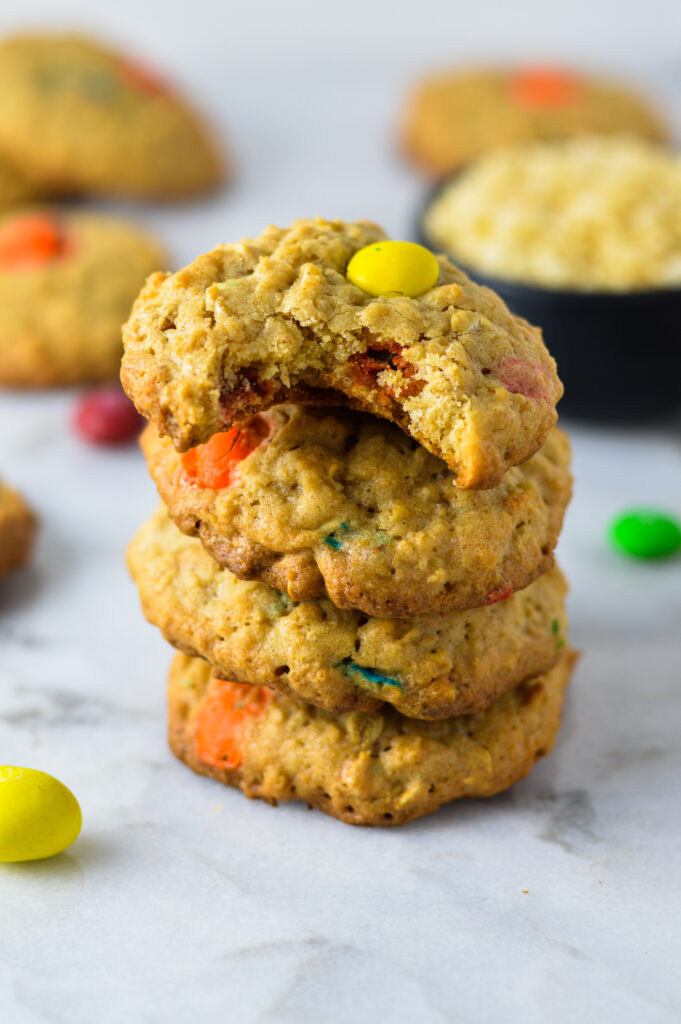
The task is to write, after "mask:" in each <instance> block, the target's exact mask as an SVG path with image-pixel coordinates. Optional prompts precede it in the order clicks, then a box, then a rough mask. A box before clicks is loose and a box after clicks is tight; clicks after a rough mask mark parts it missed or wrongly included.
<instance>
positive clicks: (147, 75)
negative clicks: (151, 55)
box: [119, 60, 168, 96]
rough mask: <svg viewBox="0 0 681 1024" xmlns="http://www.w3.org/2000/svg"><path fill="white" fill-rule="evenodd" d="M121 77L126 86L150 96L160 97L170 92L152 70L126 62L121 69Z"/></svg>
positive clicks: (132, 62)
mask: <svg viewBox="0 0 681 1024" xmlns="http://www.w3.org/2000/svg"><path fill="white" fill-rule="evenodd" d="M119 72H120V76H121V78H122V79H123V81H124V82H125V84H126V85H129V86H130V87H131V88H132V89H135V90H136V91H137V92H143V93H146V94H147V95H148V96H160V95H162V94H164V93H167V92H168V87H167V85H166V83H165V82H164V81H163V80H162V78H161V76H160V75H159V74H157V72H155V71H153V70H152V69H151V68H147V67H144V65H142V64H137V63H135V62H134V61H130V60H126V61H123V63H122V64H121V65H120V67H119Z"/></svg>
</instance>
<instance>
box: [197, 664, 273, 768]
mask: <svg viewBox="0 0 681 1024" xmlns="http://www.w3.org/2000/svg"><path fill="white" fill-rule="evenodd" d="M272 696H273V695H272V691H271V690H268V689H267V687H266V686H248V685H244V684H242V683H228V682H224V681H223V680H222V679H212V680H211V683H210V686H209V688H208V693H207V695H206V698H205V700H204V701H203V703H202V704H201V705H200V707H199V710H198V713H197V715H196V719H195V720H194V746H195V748H196V754H197V756H198V757H199V758H200V759H201V760H202V761H203V762H204V763H205V764H209V765H212V767H214V768H225V769H229V770H233V769H234V768H238V767H239V765H240V764H241V762H242V760H243V752H242V747H241V741H242V735H243V730H244V726H245V724H246V723H247V722H249V721H254V720H257V719H258V718H262V716H263V715H264V714H265V712H266V711H267V708H268V707H269V705H270V703H271V701H272Z"/></svg>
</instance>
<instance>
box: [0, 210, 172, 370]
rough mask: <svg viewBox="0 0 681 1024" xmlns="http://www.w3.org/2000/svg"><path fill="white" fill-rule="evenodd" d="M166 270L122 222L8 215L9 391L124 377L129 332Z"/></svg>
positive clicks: (3, 350) (4, 248)
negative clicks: (142, 292)
mask: <svg viewBox="0 0 681 1024" xmlns="http://www.w3.org/2000/svg"><path fill="white" fill-rule="evenodd" d="M164 262H165V255H164V254H163V252H162V251H161V250H160V249H159V247H158V246H157V245H156V243H155V242H154V241H152V240H151V239H150V238H149V237H148V236H147V235H145V234H144V233H143V232H142V231H140V230H139V229H138V228H136V227H135V226H133V225H131V224H127V223H125V222H121V221H118V220H115V219H114V218H110V217H104V216H98V215H93V214H89V213H82V214H81V213H65V212H64V213H62V212H61V211H59V212H57V211H50V210H39V209H35V210H24V211H22V212H21V213H17V212H12V213H9V212H6V213H5V214H3V215H2V216H0V384H5V385H9V386H14V387H48V386H53V385H55V386H56V385H62V384H63V385H65V384H74V383H79V382H81V381H89V380H103V379H108V378H115V377H116V376H117V375H118V371H119V367H120V360H121V352H122V345H121V324H122V322H123V320H124V319H125V318H126V316H127V315H128V313H129V311H130V306H131V304H132V301H133V299H134V297H135V295H136V293H137V291H138V289H139V287H140V285H141V284H142V282H143V281H144V279H145V278H146V277H147V275H148V274H150V273H151V271H152V270H155V269H156V268H157V267H158V266H159V265H163V263H164Z"/></svg>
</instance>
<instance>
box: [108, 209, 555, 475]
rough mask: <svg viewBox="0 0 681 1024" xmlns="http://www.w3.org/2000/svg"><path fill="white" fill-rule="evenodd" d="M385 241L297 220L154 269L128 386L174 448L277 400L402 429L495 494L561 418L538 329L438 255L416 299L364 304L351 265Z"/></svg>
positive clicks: (129, 351) (348, 228) (136, 321)
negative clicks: (338, 409)
mask: <svg viewBox="0 0 681 1024" xmlns="http://www.w3.org/2000/svg"><path fill="white" fill-rule="evenodd" d="M384 240H385V235H384V233H383V231H381V229H380V228H378V227H376V226H375V225H372V224H369V223H357V224H346V223H344V222H342V221H334V222H329V221H323V220H319V219H318V220H301V221H296V222H295V223H294V224H293V226H292V227H290V228H287V229H279V228H276V227H270V228H268V229H267V230H266V231H265V232H264V234H263V235H261V236H260V237H259V238H256V239H250V240H249V239H247V240H244V241H242V242H240V243H238V244H233V245H222V246H219V247H218V248H217V249H215V250H214V251H213V252H210V253H208V254H207V255H205V256H201V257H199V258H198V259H197V260H195V262H194V263H192V264H191V265H190V266H188V267H185V268H184V269H183V270H181V271H179V272H178V273H176V274H156V275H153V276H152V277H151V278H150V279H149V281H148V282H147V284H146V286H145V288H144V289H143V290H142V292H141V294H140V296H139V298H138V300H137V302H136V303H135V306H134V308H133V312H132V315H131V317H130V319H129V321H128V323H127V325H126V326H125V328H124V344H125V356H124V360H123V365H122V374H121V377H122V380H123V385H124V387H125V389H126V391H127V392H128V394H129V395H130V397H131V398H132V399H133V400H134V402H135V404H136V405H137V408H138V409H139V411H140V412H141V413H142V414H143V415H144V416H146V417H147V418H148V419H149V420H151V422H152V423H153V424H154V426H155V427H156V429H157V431H158V432H159V433H161V434H162V435H168V436H170V437H171V438H172V439H173V442H174V443H175V446H176V448H177V449H178V450H179V451H184V450H186V449H187V448H190V447H192V446H194V445H197V444H200V443H203V442H206V441H208V440H209V439H210V437H211V436H212V435H213V434H215V433H217V432H219V431H224V430H225V429H226V428H228V427H230V426H231V425H232V423H233V422H235V421H240V420H243V419H245V418H246V417H247V416H249V415H251V414H253V413H255V412H259V411H262V410H263V409H266V408H268V407H270V406H272V405H275V404H277V403H281V402H283V401H296V402H303V403H306V404H312V405H318V404H329V403H332V404H336V405H338V404H341V405H346V406H347V405H349V406H352V407H353V408H357V409H360V410H362V411H365V412H368V413H372V414H373V415H375V416H378V417H380V418H383V419H387V420H393V421H394V422H396V423H397V424H398V426H400V427H401V428H402V429H403V430H404V431H405V432H407V433H408V434H409V435H410V436H411V437H412V438H413V439H414V440H415V441H417V442H418V443H419V444H420V445H422V446H423V447H425V448H427V449H428V450H429V451H430V452H432V453H433V454H434V455H437V456H439V457H440V458H441V459H443V460H444V461H445V462H446V463H447V465H448V466H449V468H450V469H451V470H452V472H453V473H454V474H455V478H456V483H457V486H459V487H462V488H486V487H494V486H496V485H497V484H498V483H499V481H500V480H501V478H502V476H503V474H504V473H505V472H506V470H507V469H508V468H509V467H510V466H513V465H516V464H518V463H520V462H523V461H525V460H526V459H528V458H530V456H532V455H533V454H534V453H535V452H536V451H537V449H538V448H539V447H540V446H541V445H542V444H543V442H544V440H545V438H546V435H547V433H548V431H549V429H550V428H551V426H552V425H553V424H554V422H555V420H556V410H555V405H556V402H557V400H558V399H559V398H560V395H561V394H562V385H561V384H560V382H559V380H558V377H557V376H556V369H555V363H554V361H553V359H552V358H551V356H550V355H549V354H548V352H547V350H546V348H545V346H544V343H543V341H542V337H541V332H540V331H539V330H537V329H536V328H534V327H531V326H530V325H529V324H528V323H527V322H526V321H524V320H521V319H520V318H518V317H515V316H513V315H512V314H511V313H510V312H509V311H508V309H507V308H506V306H505V305H504V303H503V302H502V301H501V299H499V298H498V296H496V295H495V294H494V293H493V292H491V291H489V290H488V289H486V288H481V287H479V286H478V285H476V284H474V283H473V282H472V281H470V280H469V279H468V278H467V277H466V275H465V274H463V273H462V272H461V271H460V270H458V269H457V268H456V267H455V266H453V264H451V263H449V262H448V261H447V260H446V259H445V258H444V257H441V258H439V266H440V271H439V278H438V280H437V282H436V283H435V285H434V286H433V287H432V288H430V289H428V290H427V291H426V292H424V293H423V294H422V295H418V296H408V295H395V294H392V293H391V294H386V295H382V296H378V297H376V296H374V295H370V294H368V293H367V292H365V291H363V290H362V289H361V288H359V287H358V286H357V285H356V284H353V283H352V282H351V281H349V280H348V278H347V276H346V271H347V266H348V263H349V261H350V259H351V257H352V256H353V255H354V254H355V253H356V252H358V251H359V250H360V249H362V248H364V247H366V246H369V245H376V246H378V247H380V243H381V242H382V241H384ZM510 370H513V372H512V373H511V372H510ZM521 370H522V372H521Z"/></svg>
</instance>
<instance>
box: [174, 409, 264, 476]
mask: <svg viewBox="0 0 681 1024" xmlns="http://www.w3.org/2000/svg"><path fill="white" fill-rule="evenodd" d="M269 433H270V424H269V422H268V421H267V420H266V419H265V418H264V417H263V416H253V418H252V419H250V420H247V422H246V423H241V424H236V425H235V426H233V427H232V428H231V429H230V430H226V431H224V432H223V433H221V434H213V436H212V437H211V439H210V441H206V443H205V444H200V445H198V446H197V447H196V448H190V449H189V451H188V452H185V453H184V455H183V456H182V468H183V469H184V476H185V480H186V481H187V483H189V484H193V485H194V486H195V487H206V488H209V489H210V490H215V491H219V490H221V489H222V488H223V487H229V485H230V484H231V483H233V482H234V480H235V478H236V475H237V466H238V464H239V463H240V462H242V461H243V460H244V459H245V458H246V456H247V455H250V454H251V452H254V451H255V449H256V448H257V447H258V446H259V445H260V444H261V443H262V442H263V441H264V440H265V438H266V437H267V436H268V435H269Z"/></svg>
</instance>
